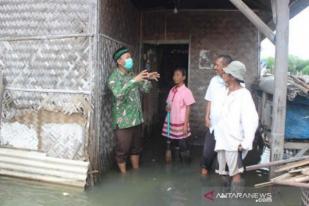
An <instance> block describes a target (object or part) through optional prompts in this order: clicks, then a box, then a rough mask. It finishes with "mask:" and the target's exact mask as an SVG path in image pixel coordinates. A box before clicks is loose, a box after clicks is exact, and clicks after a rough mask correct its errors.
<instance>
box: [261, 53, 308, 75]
mask: <svg viewBox="0 0 309 206" xmlns="http://www.w3.org/2000/svg"><path fill="white" fill-rule="evenodd" d="M263 62H264V63H265V66H266V68H267V70H269V72H271V73H273V71H274V68H275V59H274V58H273V57H267V58H266V59H264V60H263ZM288 66H289V68H288V71H289V72H290V73H291V74H298V73H301V74H308V67H309V60H303V59H301V58H299V57H297V56H294V55H289V60H288Z"/></svg>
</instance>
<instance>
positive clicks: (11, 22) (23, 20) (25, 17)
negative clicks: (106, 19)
mask: <svg viewBox="0 0 309 206" xmlns="http://www.w3.org/2000/svg"><path fill="white" fill-rule="evenodd" d="M94 3H95V1H94V0H79V1H76V0H45V1H42V0H22V1H20V0H10V1H9V0H1V1H0V36H21V35H22V36H25V35H29V36H31V35H46V34H64V33H66V34H67V33H82V32H87V31H89V30H90V27H89V24H88V22H89V19H90V15H91V12H90V8H91V4H94Z"/></svg>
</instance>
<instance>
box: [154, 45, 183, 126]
mask: <svg viewBox="0 0 309 206" xmlns="http://www.w3.org/2000/svg"><path fill="white" fill-rule="evenodd" d="M188 50H189V46H188V45H187V44H164V45H159V46H158V48H157V52H158V72H159V73H160V74H161V78H160V81H159V85H158V89H159V99H158V107H159V108H158V113H159V114H160V117H159V122H160V123H161V124H163V121H164V117H165V114H166V112H165V106H166V98H167V96H168V93H169V90H170V89H171V88H172V87H173V86H174V83H173V79H172V77H173V72H174V70H175V69H176V68H177V67H182V68H184V69H185V70H186V73H187V74H188ZM187 79H188V78H187ZM186 84H187V80H186Z"/></svg>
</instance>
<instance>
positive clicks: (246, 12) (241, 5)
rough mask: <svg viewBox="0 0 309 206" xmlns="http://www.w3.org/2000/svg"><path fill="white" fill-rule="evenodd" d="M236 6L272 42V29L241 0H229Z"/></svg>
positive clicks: (273, 36) (273, 38) (273, 37)
mask: <svg viewBox="0 0 309 206" xmlns="http://www.w3.org/2000/svg"><path fill="white" fill-rule="evenodd" d="M230 2H231V3H232V4H234V6H235V7H236V8H238V9H239V11H241V13H243V14H244V15H245V16H246V17H247V18H248V20H249V21H251V23H252V24H254V26H256V28H257V29H258V30H259V31H260V32H261V33H263V34H264V35H265V36H266V37H267V38H268V39H269V40H270V41H271V42H273V43H274V41H275V35H274V33H273V31H272V30H271V29H270V28H269V27H268V26H267V25H266V24H265V23H264V22H263V21H262V20H261V19H260V17H259V16H258V15H256V14H255V13H254V12H253V11H252V10H251V9H250V8H249V7H248V6H247V5H246V4H245V3H244V2H243V1H242V0H230Z"/></svg>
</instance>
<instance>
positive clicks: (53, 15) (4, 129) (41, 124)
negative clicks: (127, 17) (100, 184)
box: [0, 0, 96, 160]
mask: <svg viewBox="0 0 309 206" xmlns="http://www.w3.org/2000/svg"><path fill="white" fill-rule="evenodd" d="M95 8H96V1H94V0H91V1H89V0H80V1H78V2H77V1H74V0H55V1H40V0H20V1H19V0H16V1H3V0H0V22H1V23H0V53H1V55H0V68H1V72H2V73H3V76H4V82H5V91H4V97H3V103H2V108H3V109H2V114H1V115H2V116H1V137H0V146H2V147H12V148H20V149H31V150H40V151H43V152H45V153H47V155H49V156H52V157H57V158H63V159H78V160H88V155H89V154H88V150H87V144H88V137H89V135H88V127H87V125H88V123H89V112H90V110H91V109H90V108H91V106H90V105H91V100H90V94H91V90H92V85H93V84H92V80H93V70H92V68H93V67H92V62H93V61H92V58H91V55H90V53H91V52H92V51H93V47H92V45H93V44H92V41H93V38H92V37H93V35H92V34H93V30H94V28H93V24H92V22H93V21H94V19H93V13H92V12H91V11H92V10H94V9H95Z"/></svg>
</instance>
